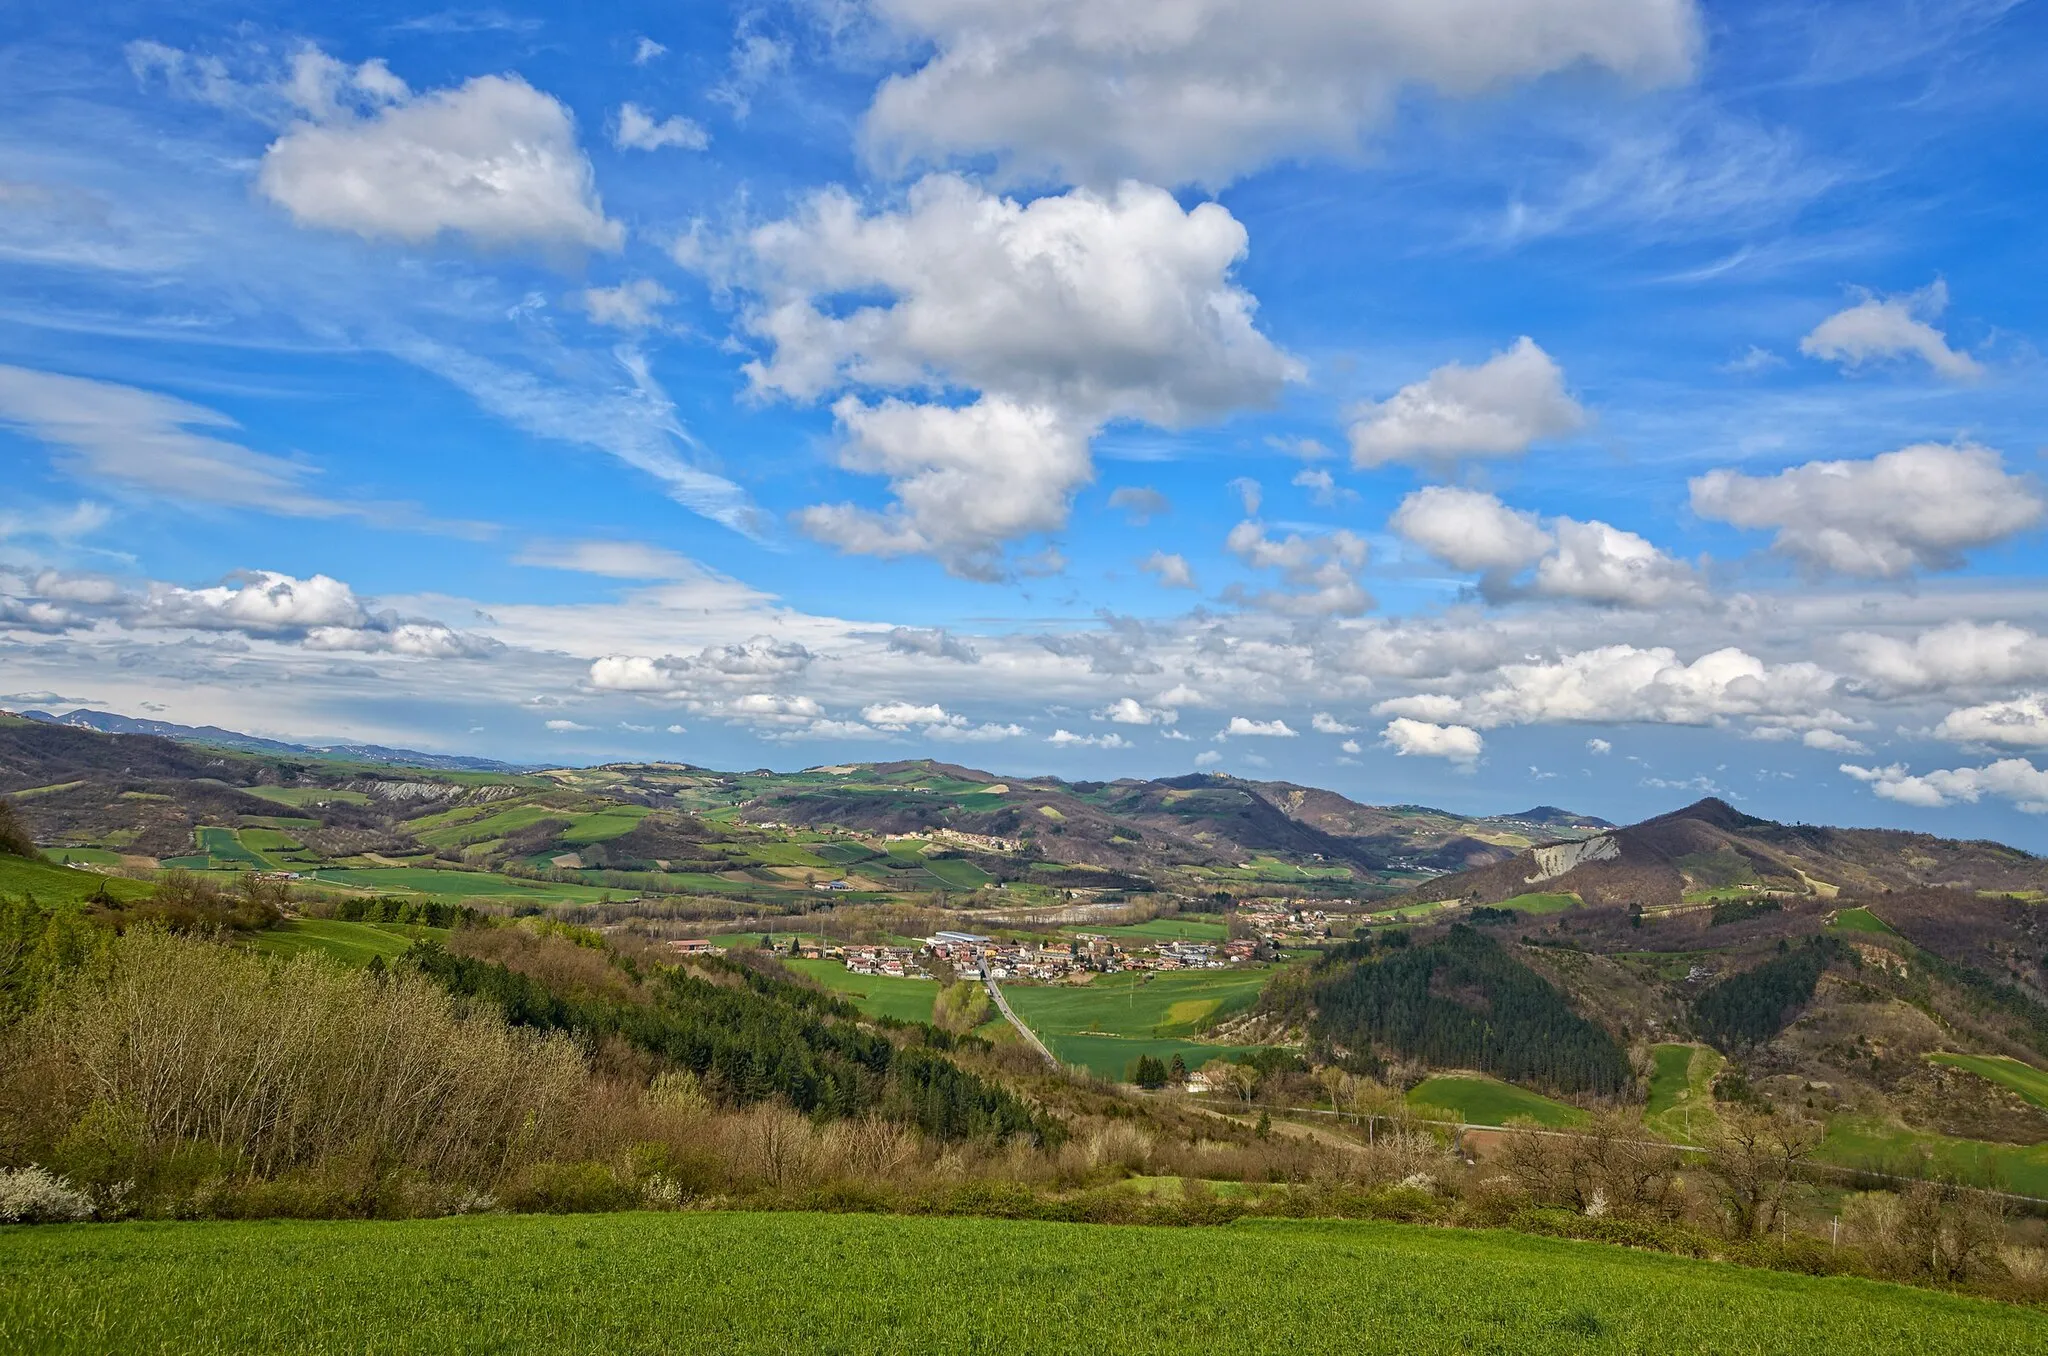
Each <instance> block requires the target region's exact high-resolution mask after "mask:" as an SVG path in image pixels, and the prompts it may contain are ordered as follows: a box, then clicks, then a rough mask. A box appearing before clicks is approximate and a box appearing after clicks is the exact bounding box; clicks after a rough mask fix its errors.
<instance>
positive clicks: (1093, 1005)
mask: <svg viewBox="0 0 2048 1356" xmlns="http://www.w3.org/2000/svg"><path fill="white" fill-rule="evenodd" d="M1272 974H1273V972H1272V971H1271V970H1268V969H1263V968H1260V969H1249V968H1248V969H1242V970H1174V971H1166V972H1146V971H1128V970H1127V971H1124V972H1122V973H1120V974H1114V975H1097V976H1096V977H1095V979H1094V980H1093V981H1092V982H1090V983H1087V984H1006V985H1004V986H1003V994H1004V996H1005V997H1007V998H1008V999H1009V1000H1010V1006H1011V1007H1013V1008H1015V1009H1016V1010H1017V1015H1018V1016H1019V1017H1022V1018H1023V1019H1024V1021H1025V1023H1026V1024H1027V1025H1028V1026H1030V1027H1031V1029H1032V1030H1033V1031H1036V1032H1038V1034H1039V1035H1041V1036H1045V1037H1051V1036H1053V1035H1083V1034H1087V1035H1105V1036H1146V1037H1159V1036H1192V1035H1194V1034H1196V1033H1197V1032H1200V1031H1203V1030H1206V1029H1207V1028H1208V1027H1209V1026H1210V1025H1212V1024H1213V1023H1214V1022H1215V1021H1216V1020H1217V1019H1218V1018H1220V1017H1225V1016H1228V1015H1229V1014H1231V1013H1233V1012H1237V1011H1240V1010H1242V1009H1244V1008H1247V1007H1249V1006H1251V1004H1252V1001H1253V1000H1254V999H1256V998H1257V997H1258V995H1259V990H1260V989H1261V988H1263V987H1265V983H1266V981H1267V980H1268V979H1270V978H1272Z"/></svg>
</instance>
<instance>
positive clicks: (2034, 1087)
mask: <svg viewBox="0 0 2048 1356" xmlns="http://www.w3.org/2000/svg"><path fill="white" fill-rule="evenodd" d="M1927 1058H1928V1059H1930V1060H1932V1061H1933V1062H1934V1063H1936V1064H1946V1065H1948V1066H1949V1067H1951V1068H1955V1069H1967V1070H1968V1071H1969V1072H1971V1073H1973V1074H1976V1075H1977V1076H1979V1077H1980V1078H1988V1079H1990V1080H1991V1081H1992V1082H1994V1083H1997V1084H1999V1085H2001V1086H2003V1087H2008V1088H2011V1089H2012V1090H2013V1091H2014V1092H2016V1093H2018V1094H2019V1095H2020V1096H2022V1097H2024V1098H2026V1099H2027V1100H2028V1101H2029V1102H2032V1103H2033V1104H2034V1105H2035V1106H2038V1107H2041V1108H2043V1109H2048V1073H2043V1072H2042V1071H2041V1070H2039V1069H2037V1068H2035V1067H2034V1066H2033V1065H2031V1064H2022V1063H2020V1062H2019V1061H2018V1060H2016V1059H2014V1058H2012V1057H2011V1056H2009V1055H1954V1054H1946V1053H1944V1054H1938V1055H1929V1056H1928V1057H1927Z"/></svg>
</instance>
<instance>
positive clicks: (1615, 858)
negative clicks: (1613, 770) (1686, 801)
mask: <svg viewBox="0 0 2048 1356" xmlns="http://www.w3.org/2000/svg"><path fill="white" fill-rule="evenodd" d="M1944 887H1946V888H1954V889H1960V890H1990V891H2005V890H2039V889H2042V888H2044V887H2048V861H2044V860H2043V859H2042V858H2040V857H2036V856H2034V855H2033V854H2032V853H2029V852H2025V851H2022V850H2021V849H2019V848H2015V847H2008V846H2006V845H2005V844H2002V843H1993V842H1984V841H1965V840H1958V839H1951V838H1937V837H1935V836H1934V835H1932V834H1926V833H1910V832H1906V831H1903V830H1898V829H1835V828H1827V827H1824V826H1821V825H1812V824H1780V823H1778V822H1776V821H1775V820H1769V819H1759V818H1757V817H1756V816H1754V815H1748V814H1744V813H1743V812H1742V811H1740V810H1738V809H1736V808H1735V807H1734V806H1732V805H1730V804H1728V802H1726V801H1724V800H1719V799H1716V798H1713V797H1709V798H1708V799H1706V800H1702V801H1699V802H1697V803H1695V804H1692V805H1688V806H1686V807H1685V808H1684V809H1681V810H1674V811H1672V812H1671V813H1669V814H1664V815H1658V816H1657V817H1656V818H1654V819H1646V820H1644V821H1643V822H1642V823H1640V824H1632V825H1629V826H1628V827H1626V828H1619V829H1613V830H1611V831H1609V832H1606V833H1602V834H1599V835H1596V836H1594V837H1591V838H1586V839H1582V840H1581V841H1579V842H1577V843H1573V844H1567V845H1558V846H1538V847H1534V848H1532V849H1530V850H1528V851H1524V852H1520V853H1517V854H1515V855H1514V856H1512V857H1510V858H1508V859H1507V860H1505V861H1499V862H1492V863H1484V864H1476V865H1475V867H1474V869H1472V870H1468V871H1460V872H1458V873H1456V874H1455V875H1449V876H1442V877H1439V878H1438V879H1436V880H1433V881H1431V882H1429V884H1427V885H1425V886H1422V887H1419V888H1418V889H1417V890H1416V891H1415V893H1416V894H1417V895H1423V896H1427V897H1428V898H1430V899H1433V900H1445V899H1448V900H1464V901H1468V902H1473V903H1481V904H1493V903H1499V902H1501V901H1503V900H1507V899H1512V898H1514V897H1515V896H1517V895H1522V894H1527V893H1529V892H1530V891H1532V890H1541V891H1545V892H1554V893H1570V894H1576V895H1578V896H1579V897H1580V898H1582V899H1584V900H1585V902H1586V903H1588V904H1594V905H1628V904H1640V905H1643V906H1644V907H1646V908H1655V907H1669V906H1672V905H1677V904H1681V903H1700V902H1703V901H1704V900H1706V899H1707V898H1708V897H1709V896H1711V895H1712V894H1713V893H1714V892H1716V891H1735V892H1741V891H1760V892H1765V893H1781V894H1791V895H1812V896H1818V897H1821V898H1828V897H1831V896H1833V895H1835V894H1837V893H1847V894H1852V895H1869V894H1881V893H1884V892H1887V891H1894V890H1918V889H1928V888H1944Z"/></svg>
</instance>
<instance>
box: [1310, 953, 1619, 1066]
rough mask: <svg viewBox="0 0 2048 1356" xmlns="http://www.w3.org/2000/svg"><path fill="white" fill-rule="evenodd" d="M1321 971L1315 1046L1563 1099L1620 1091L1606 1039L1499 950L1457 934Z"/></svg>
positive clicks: (1614, 1052) (1337, 961) (1345, 956)
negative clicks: (1374, 1050) (1366, 1050)
mask: <svg viewBox="0 0 2048 1356" xmlns="http://www.w3.org/2000/svg"><path fill="white" fill-rule="evenodd" d="M1360 950H1361V949H1360V948H1358V947H1357V946H1356V945H1353V946H1351V947H1346V948H1340V949H1339V950H1338V951H1337V952H1336V953H1335V954H1334V955H1333V956H1332V958H1331V960H1330V961H1327V962H1325V966H1326V969H1325V972H1324V973H1323V974H1322V975H1320V976H1319V977H1318V979H1317V981H1316V982H1315V983H1314V985H1313V988H1312V991H1311V995H1310V996H1311V998H1312V1001H1313V1002H1314V1005H1315V1007H1316V1010H1317V1015H1316V1018H1315V1021H1314V1023H1313V1026H1312V1028H1311V1030H1312V1032H1313V1034H1314V1035H1315V1036H1316V1037H1317V1039H1319V1040H1321V1041H1325V1042H1328V1043H1331V1044H1334V1045H1340V1046H1346V1047H1350V1048H1353V1049H1360V1048H1363V1047H1366V1046H1368V1045H1376V1046H1383V1047H1387V1048H1390V1049H1393V1050H1395V1051H1398V1052H1399V1053H1401V1054H1403V1055H1406V1056H1409V1057H1411V1058H1417V1059H1423V1060H1426V1061H1428V1062H1429V1063H1431V1064H1434V1065H1437V1066H1439V1067H1442V1068H1469V1069H1479V1070H1483V1071H1485V1072H1487V1073H1491V1074H1497V1075H1499V1076H1500V1077H1502V1078H1506V1079H1510V1080H1513V1081H1516V1082H1535V1083H1541V1084H1545V1085H1548V1086H1550V1087H1553V1088H1556V1089H1559V1090H1560V1091H1565V1092H1598V1093H1614V1092H1619V1091H1621V1090H1622V1089H1624V1088H1626V1087H1627V1086H1628V1085H1629V1068H1628V1060H1627V1059H1626V1058H1625V1057H1624V1055H1623V1053H1622V1050H1621V1047H1620V1046H1618V1045H1617V1044H1616V1043H1615V1041H1614V1039H1613V1037H1611V1036H1609V1035H1608V1034H1607V1032H1606V1031H1605V1030H1603V1029H1602V1028H1600V1027H1599V1026H1597V1025H1595V1024H1594V1023H1592V1022H1589V1021H1587V1020H1586V1019H1585V1018H1583V1017H1581V1016H1579V1015H1578V1014H1577V1013H1576V1012H1574V1011H1572V1009H1571V1006H1570V1004H1568V1003H1567V1002H1566V1001H1565V998H1564V995H1563V994H1561V993H1559V992H1558V991H1557V989H1555V988H1554V987H1552V986H1551V984H1550V983H1549V982H1548V981H1546V980H1545V979H1544V978H1543V977H1542V976H1541V975H1538V974H1537V973H1536V972H1535V971H1534V970H1531V969H1530V968H1529V967H1528V966H1526V965H1523V964H1522V963H1521V962H1520V961H1518V960H1516V959H1515V958H1514V957H1513V956H1511V955H1510V954H1508V952H1507V950H1506V949H1505V948H1504V947H1502V946H1501V945H1500V944H1499V943H1498V942H1496V941H1494V940H1492V939H1491V938H1489V937H1486V936H1484V935H1482V934H1481V933H1479V932H1476V931H1474V930H1473V929H1472V928H1469V927H1465V926H1463V925H1457V926H1454V927H1452V928H1451V929H1450V931H1449V932H1448V933H1446V934H1445V935H1444V936H1443V937H1441V938H1439V939H1438V940H1436V941H1434V942H1431V943H1429V944H1428V945H1426V946H1415V947H1399V948H1393V949H1389V950H1383V951H1381V952H1379V953H1378V954H1377V955H1376V956H1373V957H1372V958H1368V959H1357V957H1358V956H1359V954H1360Z"/></svg>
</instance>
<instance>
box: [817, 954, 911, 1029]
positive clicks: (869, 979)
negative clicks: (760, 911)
mask: <svg viewBox="0 0 2048 1356" xmlns="http://www.w3.org/2000/svg"><path fill="white" fill-rule="evenodd" d="M784 964H786V965H787V966H789V968H790V969H792V970H794V971H796V972H797V973H798V974H800V975H807V976H809V977H810V978H811V979H814V980H816V981H817V982H818V983H820V984H822V985H824V986H825V987H826V988H828V989H830V990H832V991H833V992H834V993H841V994H844V995H846V997H847V998H849V999H850V1000H852V1002H853V1005H854V1006H855V1007H857V1008H859V1009H860V1010H861V1011H862V1012H865V1013H866V1014H868V1016H870V1017H895V1018H898V1019H899V1020H901V1021H905V1022H929V1021H930V1020H931V1019H932V1004H933V1003H934V1002H935V1001H937V999H938V996H939V986H938V983H937V982H936V981H934V980H929V979H895V978H892V977H891V976H889V975H857V974H855V973H853V971H851V970H849V969H847V968H846V967H845V966H844V965H842V964H840V963H839V962H838V961H836V960H792V961H785V962H784Z"/></svg>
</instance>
